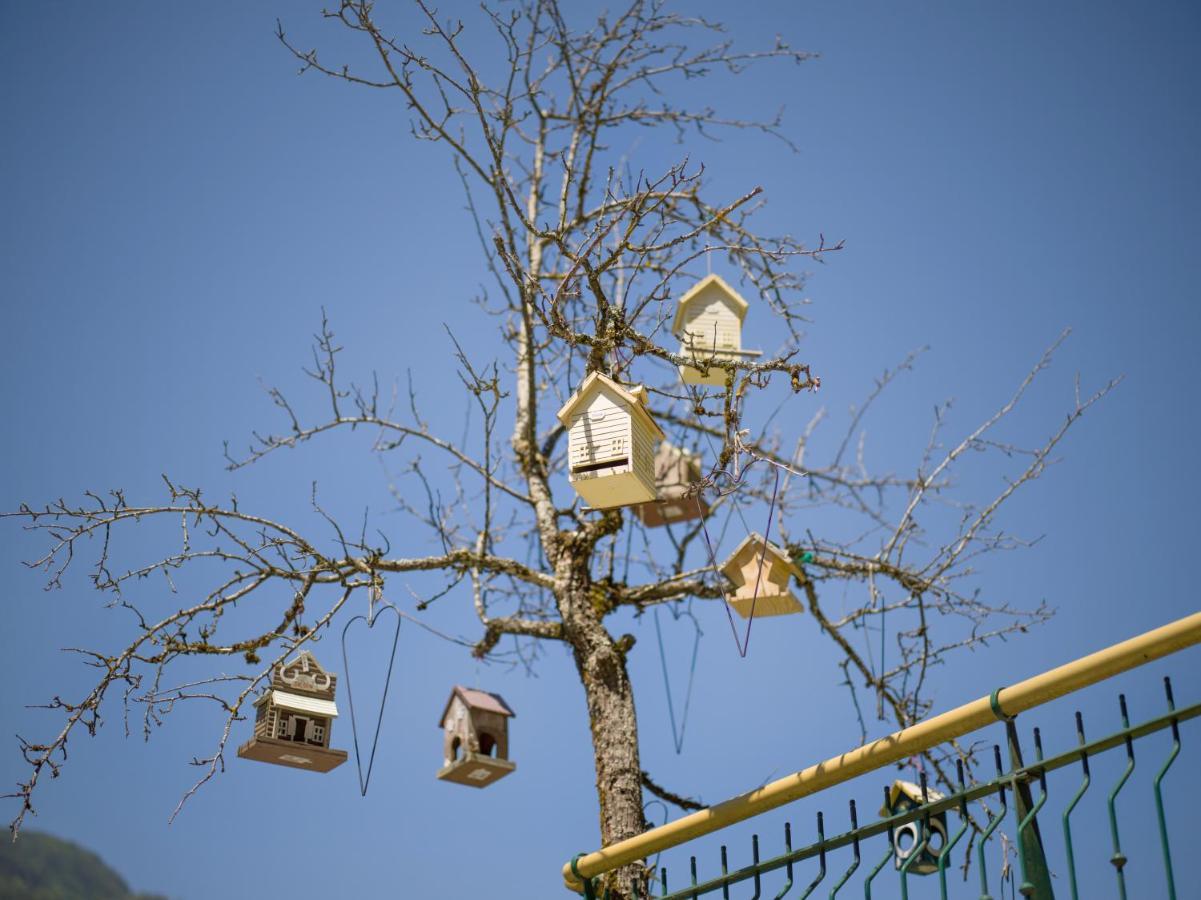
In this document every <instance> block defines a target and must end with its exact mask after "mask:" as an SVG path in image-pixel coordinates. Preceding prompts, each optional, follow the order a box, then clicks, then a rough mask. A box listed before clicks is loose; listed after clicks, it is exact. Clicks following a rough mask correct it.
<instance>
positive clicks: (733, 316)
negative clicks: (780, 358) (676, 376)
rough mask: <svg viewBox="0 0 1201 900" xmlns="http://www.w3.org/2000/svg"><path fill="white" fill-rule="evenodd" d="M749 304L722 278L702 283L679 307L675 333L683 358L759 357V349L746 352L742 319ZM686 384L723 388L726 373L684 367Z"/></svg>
mask: <svg viewBox="0 0 1201 900" xmlns="http://www.w3.org/2000/svg"><path fill="white" fill-rule="evenodd" d="M747 308H748V304H747V302H746V301H745V300H743V299H742V297H741V296H740V295H739V294H738V292H737V291H736V290H734V289H733V288H732V287H730V286H729V285H728V284H726V282H725V280H724V279H722V278H721V276H719V275H709V276H707V277H705V278H702V279H701V280H700V281H698V282H697V283H696V284H695V285H694V286H693V287H692V288H691V289H690V290H689V291H688V292H687V293H685V294H684V296H683V297H681V298H680V303H679V306H678V307H677V308H676V317H675V319H674V321H673V322H672V325H671V332H672V334H674V335H675V336H676V337H678V338H679V339H680V355H681V356H688V357H691V358H693V359H695V360H696V361H697V362H698V363H704V362H705V361H707V360H716V361H718V362H730V361H735V360H740V359H744V358H746V357H752V356H759V355H760V353H759V351H757V350H743V349H742V320H743V319H744V318H745V317H746V311H747ZM680 377H681V378H682V379H683V380H684V383H685V384H710V385H715V386H717V387H723V386H724V385H725V383H726V370H725V369H721V368H717V367H709V368H708V369H706V367H705V366H704V365H698V366H680Z"/></svg>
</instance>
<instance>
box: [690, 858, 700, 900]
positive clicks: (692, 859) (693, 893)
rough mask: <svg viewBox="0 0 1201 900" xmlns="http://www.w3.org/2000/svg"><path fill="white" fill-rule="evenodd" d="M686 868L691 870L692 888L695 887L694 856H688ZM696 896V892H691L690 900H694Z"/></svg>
mask: <svg viewBox="0 0 1201 900" xmlns="http://www.w3.org/2000/svg"><path fill="white" fill-rule="evenodd" d="M688 867H689V868H690V869H691V870H692V886H693V887H696V857H695V856H690V857H689V858H688ZM697 896H698V895H697V892H696V891H693V892H692V900H696V898H697Z"/></svg>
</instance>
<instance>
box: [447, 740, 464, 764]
mask: <svg viewBox="0 0 1201 900" xmlns="http://www.w3.org/2000/svg"><path fill="white" fill-rule="evenodd" d="M450 752H451V756H452V757H453V758H454V759H462V758H463V742H462V741H461V740H459V739H458V738H455V739H454V740H453V741H451V742H450Z"/></svg>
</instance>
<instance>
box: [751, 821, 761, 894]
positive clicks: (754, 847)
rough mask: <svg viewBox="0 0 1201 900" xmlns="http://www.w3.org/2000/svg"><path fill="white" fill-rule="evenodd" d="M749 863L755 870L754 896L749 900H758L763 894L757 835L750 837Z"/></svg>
mask: <svg viewBox="0 0 1201 900" xmlns="http://www.w3.org/2000/svg"><path fill="white" fill-rule="evenodd" d="M751 861H752V862H753V863H754V869H755V894H754V896H753V897H751V900H759V895H760V894H761V893H762V892H763V885H762V884H761V883H760V882H761V876H760V875H759V835H757V834H752V835H751Z"/></svg>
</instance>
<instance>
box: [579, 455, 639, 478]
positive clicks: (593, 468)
mask: <svg viewBox="0 0 1201 900" xmlns="http://www.w3.org/2000/svg"><path fill="white" fill-rule="evenodd" d="M629 464H630V458H629V457H628V456H623V457H621V458H620V459H606V460H604V461H603V462H594V463H585V464H584V465H582V466H572V467H571V472H572V474H573V475H579V474H581V473H583V472H599V471H600V470H601V469H618V468H621V467H622V466H628V465H629Z"/></svg>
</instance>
